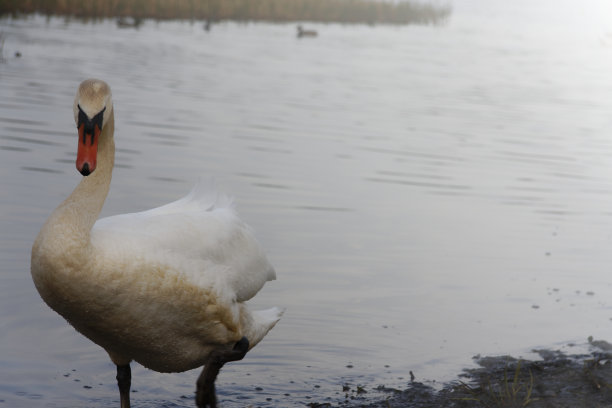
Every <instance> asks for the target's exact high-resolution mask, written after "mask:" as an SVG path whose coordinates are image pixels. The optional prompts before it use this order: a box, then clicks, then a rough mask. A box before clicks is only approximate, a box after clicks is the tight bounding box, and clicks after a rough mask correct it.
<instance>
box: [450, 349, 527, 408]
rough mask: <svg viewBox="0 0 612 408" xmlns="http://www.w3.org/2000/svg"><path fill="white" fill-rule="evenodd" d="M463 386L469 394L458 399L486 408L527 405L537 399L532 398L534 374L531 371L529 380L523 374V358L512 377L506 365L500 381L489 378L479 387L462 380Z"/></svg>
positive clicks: (516, 407)
mask: <svg viewBox="0 0 612 408" xmlns="http://www.w3.org/2000/svg"><path fill="white" fill-rule="evenodd" d="M461 387H463V390H464V391H465V392H466V393H467V394H468V395H469V396H467V397H459V398H457V399H459V400H462V401H473V402H478V403H479V404H480V405H481V406H483V407H486V408H501V407H507V408H519V407H526V406H528V405H529V404H530V403H532V402H533V401H535V400H536V399H533V398H532V392H533V374H532V372H531V371H529V379H528V380H527V379H525V378H523V377H522V376H521V360H519V361H518V363H517V364H516V368H515V369H514V376H513V378H512V379H509V378H508V367H507V366H506V368H505V369H504V376H503V378H502V379H501V380H500V381H494V380H492V379H488V382H487V383H486V384H480V385H479V386H478V387H477V388H473V387H470V386H469V385H468V384H466V383H464V382H461Z"/></svg>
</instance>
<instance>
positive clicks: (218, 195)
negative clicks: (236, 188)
mask: <svg viewBox="0 0 612 408" xmlns="http://www.w3.org/2000/svg"><path fill="white" fill-rule="evenodd" d="M183 200H185V201H187V202H189V203H191V204H194V205H197V206H198V207H199V208H200V209H202V210H205V211H211V210H213V209H215V208H234V200H233V199H232V197H230V196H228V195H227V194H225V193H223V192H220V191H219V190H218V189H217V183H216V182H215V180H214V179H213V178H212V177H211V178H209V179H207V180H202V179H201V178H200V179H199V180H198V181H197V183H196V184H195V185H194V186H193V188H192V189H191V191H190V192H189V194H187V195H186V196H185V197H184V198H183Z"/></svg>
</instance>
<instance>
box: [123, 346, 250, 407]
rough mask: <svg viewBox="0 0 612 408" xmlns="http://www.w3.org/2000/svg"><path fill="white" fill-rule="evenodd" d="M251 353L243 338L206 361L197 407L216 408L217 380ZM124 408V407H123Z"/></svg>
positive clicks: (199, 386) (200, 381) (198, 389)
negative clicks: (229, 365)
mask: <svg viewBox="0 0 612 408" xmlns="http://www.w3.org/2000/svg"><path fill="white" fill-rule="evenodd" d="M247 351H249V340H248V339H247V338H246V337H243V338H241V339H240V340H239V341H238V342H237V343H236V344H235V345H234V348H233V349H232V350H230V351H225V352H221V351H214V352H212V353H211V354H210V356H209V357H208V360H206V364H205V365H204V369H203V370H202V374H200V376H199V377H198V381H197V382H196V387H197V388H196V405H197V406H198V408H216V407H217V396H216V394H215V380H216V379H217V375H218V374H219V371H220V370H221V367H223V365H224V364H225V363H229V362H230V361H238V360H242V359H243V358H244V356H245V355H246V353H247ZM121 408H123V407H121Z"/></svg>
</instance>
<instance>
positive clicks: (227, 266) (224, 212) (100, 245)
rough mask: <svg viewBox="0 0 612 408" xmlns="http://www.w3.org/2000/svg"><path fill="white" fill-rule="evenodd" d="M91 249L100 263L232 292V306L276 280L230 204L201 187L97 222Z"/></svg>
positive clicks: (248, 231)
mask: <svg viewBox="0 0 612 408" xmlns="http://www.w3.org/2000/svg"><path fill="white" fill-rule="evenodd" d="M91 243H92V245H93V246H94V248H96V249H97V250H98V251H100V252H101V253H103V254H104V257H105V258H113V259H115V260H120V262H119V263H126V264H129V263H130V262H133V260H135V259H143V258H144V259H146V260H147V262H151V263H156V264H162V265H167V266H168V267H170V270H172V271H179V272H180V273H182V274H184V275H185V277H187V278H188V279H189V280H190V281H192V282H193V283H194V284H196V285H198V286H200V287H202V288H212V287H214V288H217V290H218V291H228V290H229V291H231V292H232V296H233V297H234V298H235V299H236V300H237V301H245V300H248V299H250V298H252V297H253V296H254V295H255V294H256V293H257V292H258V291H259V290H260V289H261V287H262V286H263V285H264V284H265V282H266V281H269V280H273V279H275V278H276V274H275V272H274V269H273V268H272V266H271V265H270V263H269V261H268V259H267V257H266V255H265V253H264V252H263V250H262V248H261V247H260V246H259V244H258V243H257V241H256V240H255V238H254V236H253V232H252V231H251V229H250V228H249V227H248V226H247V225H246V224H244V223H243V222H242V221H240V219H239V218H238V216H237V214H236V212H235V210H234V208H233V205H232V200H231V199H230V198H229V197H228V196H226V195H225V194H222V193H219V192H218V191H217V190H216V189H214V188H212V186H211V185H205V184H203V183H201V182H199V183H198V184H196V186H195V187H194V188H193V189H192V190H191V192H190V193H189V194H187V195H186V196H185V197H183V198H181V199H179V200H177V201H174V202H172V203H169V204H166V205H164V206H161V207H157V208H153V209H151V210H147V211H143V212H139V213H131V214H121V215H116V216H111V217H107V218H102V219H100V220H98V221H97V222H96V223H95V225H94V227H93V229H92V231H91ZM126 269H129V268H126Z"/></svg>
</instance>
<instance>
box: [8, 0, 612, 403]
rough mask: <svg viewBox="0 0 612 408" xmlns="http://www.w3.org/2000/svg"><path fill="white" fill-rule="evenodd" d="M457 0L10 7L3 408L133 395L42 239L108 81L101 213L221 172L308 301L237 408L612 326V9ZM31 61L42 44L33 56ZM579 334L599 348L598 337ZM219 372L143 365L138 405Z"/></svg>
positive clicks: (285, 296)
mask: <svg viewBox="0 0 612 408" xmlns="http://www.w3.org/2000/svg"><path fill="white" fill-rule="evenodd" d="M532 3H534V2H528V1H526V0H520V1H514V2H507V1H505V0H504V1H502V0H495V1H487V2H484V1H476V0H473V1H470V0H458V1H456V2H454V3H453V6H454V11H453V15H452V17H451V20H450V22H449V23H448V24H446V25H444V26H441V27H416V26H407V27H387V26H381V27H368V26H341V25H333V24H331V25H316V24H307V26H308V27H311V28H314V29H317V30H318V31H319V37H318V38H316V39H301V40H300V39H297V38H296V37H295V25H276V24H235V23H225V24H220V25H215V26H213V28H212V30H211V31H210V32H205V31H204V30H203V29H202V23H200V22H198V23H194V24H190V23H188V22H164V23H156V22H153V21H146V22H145V24H144V25H143V26H142V27H141V28H140V29H139V30H133V29H119V28H117V27H116V24H115V22H114V21H105V22H102V23H97V24H83V23H80V22H75V21H73V22H67V21H65V20H63V19H59V18H53V19H50V20H47V19H45V18H43V17H37V18H31V19H27V20H10V19H4V20H0V31H2V32H3V33H4V36H5V38H6V41H5V44H4V52H3V61H2V62H1V63H0V265H1V271H0V407H11V408H13V407H82V406H96V407H115V406H118V391H117V389H116V383H115V369H114V366H113V365H112V364H111V363H110V361H109V360H108V358H107V355H106V353H105V352H104V351H103V350H102V349H100V348H99V347H98V346H96V345H94V344H92V343H91V342H89V341H88V340H87V339H85V338H83V337H82V336H80V335H79V334H77V333H76V332H75V331H74V330H73V329H72V328H71V327H70V326H68V325H67V324H66V323H65V322H64V321H63V319H62V318H60V317H59V316H58V315H56V314H55V313H54V312H52V311H51V310H49V309H48V308H47V307H46V305H45V304H44V303H43V302H42V301H41V299H40V298H39V296H38V294H37V292H36V290H35V288H34V286H33V284H32V282H31V277H30V273H29V269H30V265H29V256H30V248H31V243H32V241H33V239H34V237H35V236H36V234H37V233H38V230H39V229H40V227H41V225H42V224H43V222H44V220H45V219H46V217H47V216H48V215H49V214H50V212H51V211H52V210H53V209H54V208H55V206H56V205H57V204H58V203H59V202H61V201H62V199H63V198H64V197H65V196H66V195H68V194H69V193H70V191H71V190H72V189H73V187H74V186H75V185H76V184H77V183H78V181H79V178H80V175H79V174H78V173H77V171H76V170H75V168H74V160H75V154H76V138H77V136H76V129H75V126H74V122H73V115H72V101H73V98H74V93H75V91H76V87H77V86H78V83H79V82H80V81H81V80H83V79H85V78H88V77H99V78H101V79H105V80H106V81H108V82H109V83H110V85H111V87H112V89H113V98H114V102H115V112H116V135H115V139H116V144H117V166H116V169H115V173H114V177H113V183H112V187H111V193H110V195H109V197H108V200H107V202H106V206H105V208H104V210H103V214H102V215H111V214H116V213H122V212H133V211H138V210H144V209H147V208H150V207H153V206H158V205H161V204H164V203H166V202H169V201H171V200H174V199H176V198H178V197H181V196H182V195H184V194H185V193H186V192H187V191H188V190H189V189H190V188H191V186H192V185H193V184H194V183H195V182H196V180H197V179H198V178H200V177H202V178H208V177H211V176H212V177H214V178H215V179H216V180H217V183H218V185H219V186H220V187H221V188H222V189H223V190H225V191H227V192H229V193H230V194H231V195H233V196H234V197H235V199H236V202H237V203H238V209H239V212H240V214H241V216H242V218H243V219H244V220H246V221H247V222H248V223H249V224H250V225H251V226H253V227H254V228H255V230H256V232H257V235H258V237H259V239H260V241H261V242H262V244H263V245H264V247H265V248H266V249H267V251H268V253H269V257H270V259H271V261H272V262H273V264H274V265H275V266H276V269H277V271H278V280H277V281H274V282H270V283H269V284H268V285H267V286H266V287H265V288H264V289H263V290H262V291H261V292H260V294H259V295H258V296H257V297H256V298H255V299H254V301H253V302H252V307H254V308H265V307H269V306H274V305H276V306H281V307H285V308H287V310H286V313H285V315H284V317H283V319H282V320H281V322H280V323H279V324H278V325H277V326H276V327H275V328H274V330H272V331H271V332H270V334H269V335H268V336H267V337H266V338H265V339H264V341H263V342H262V343H261V344H260V345H258V346H257V347H256V348H255V349H253V350H252V351H251V352H250V353H249V354H248V356H247V357H246V358H245V360H243V361H242V362H238V363H234V364H230V365H228V366H226V367H225V368H224V370H223V372H222V374H221V375H220V377H219V380H218V383H217V388H218V391H219V398H220V400H221V403H222V405H223V406H225V407H240V406H246V405H253V406H269V407H276V406H304V404H307V403H308V402H313V401H316V402H332V403H336V402H338V401H342V400H344V394H345V393H343V392H342V385H343V384H349V385H350V386H351V387H353V389H354V388H355V387H356V386H357V385H362V386H364V387H365V389H366V390H369V391H370V395H374V394H375V393H373V392H372V390H373V389H374V388H375V387H376V386H377V385H381V384H385V385H388V386H394V387H405V386H406V385H407V383H408V381H409V372H410V371H412V372H413V373H414V375H415V376H416V378H417V380H420V381H434V380H435V381H438V382H440V381H445V380H449V379H452V378H454V376H455V375H456V374H457V373H459V372H460V371H461V369H462V368H463V367H466V366H469V365H470V364H471V358H472V356H474V355H475V354H479V353H480V354H506V353H510V354H514V355H516V356H521V355H523V356H525V355H528V354H529V352H530V350H531V349H533V348H554V349H556V348H561V349H563V350H566V351H570V352H571V351H572V350H576V349H578V348H581V347H583V346H584V345H585V343H586V339H587V337H588V336H589V335H592V336H594V337H595V338H601V339H608V340H609V339H610V338H611V337H612V321H611V319H612V302H611V301H612V279H611V278H610V275H611V272H610V271H611V266H612V74H611V73H612V10H611V9H610V7H609V6H606V2H605V1H603V0H602V1H596V0H592V1H590V2H580V3H579V4H578V3H577V2H576V3H575V5H574V4H573V3H572V2H568V1H564V2H560V1H550V0H546V1H544V0H543V1H539V2H537V5H535V4H532ZM17 51H19V52H20V53H21V57H20V58H17V57H16V56H15V52H17ZM571 344H575V346H574V347H572V346H571ZM197 375H198V371H192V372H187V373H181V374H158V373H155V372H152V371H149V370H146V369H144V368H142V367H140V366H138V365H136V364H135V365H134V367H133V381H132V384H133V389H134V390H135V391H137V392H134V393H133V394H132V399H133V405H134V406H135V407H191V406H194V402H193V398H192V397H193V392H194V382H195V380H196V378H197Z"/></svg>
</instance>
